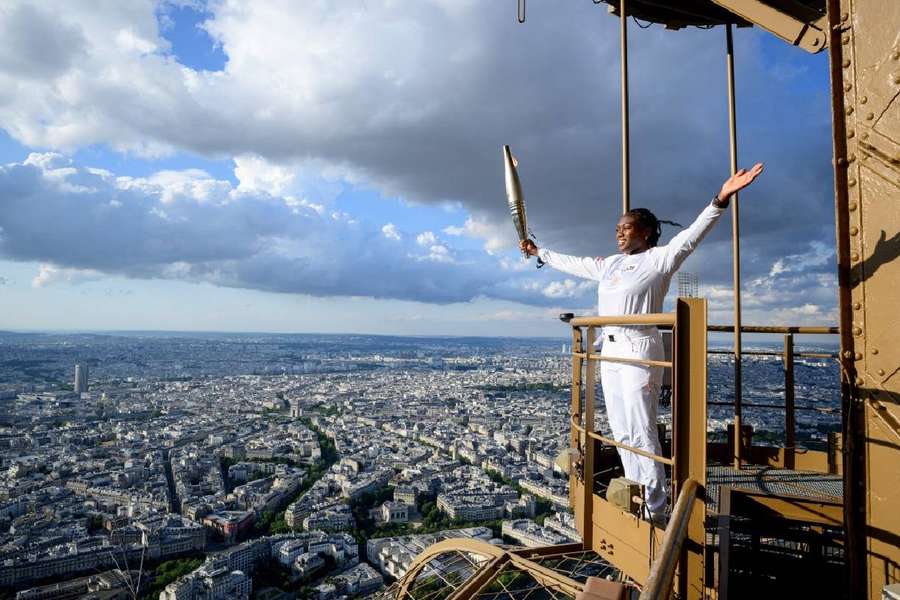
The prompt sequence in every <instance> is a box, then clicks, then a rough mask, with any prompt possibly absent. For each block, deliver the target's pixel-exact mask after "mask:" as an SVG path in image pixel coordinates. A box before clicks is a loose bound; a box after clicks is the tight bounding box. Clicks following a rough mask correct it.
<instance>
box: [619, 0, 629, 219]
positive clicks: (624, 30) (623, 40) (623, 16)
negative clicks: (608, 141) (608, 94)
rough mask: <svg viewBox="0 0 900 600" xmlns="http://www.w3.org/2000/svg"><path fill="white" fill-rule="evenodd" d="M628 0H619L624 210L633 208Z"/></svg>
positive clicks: (624, 211)
mask: <svg viewBox="0 0 900 600" xmlns="http://www.w3.org/2000/svg"><path fill="white" fill-rule="evenodd" d="M625 3H626V0H619V45H620V47H621V56H622V60H621V65H620V68H621V79H622V212H623V213H626V212H628V210H629V209H630V208H631V173H630V165H631V158H630V150H629V147H628V18H627V12H626V10H627V9H626V7H625Z"/></svg>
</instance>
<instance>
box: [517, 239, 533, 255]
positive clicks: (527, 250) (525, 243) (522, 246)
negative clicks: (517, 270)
mask: <svg viewBox="0 0 900 600" xmlns="http://www.w3.org/2000/svg"><path fill="white" fill-rule="evenodd" d="M519 250H521V251H522V252H523V253H524V254H526V255H528V256H537V254H538V247H537V246H536V245H535V243H534V242H532V241H531V240H522V241H521V242H519Z"/></svg>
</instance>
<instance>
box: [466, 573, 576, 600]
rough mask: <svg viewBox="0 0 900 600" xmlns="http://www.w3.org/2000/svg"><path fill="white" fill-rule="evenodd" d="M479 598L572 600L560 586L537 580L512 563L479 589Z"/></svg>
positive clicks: (490, 599)
mask: <svg viewBox="0 0 900 600" xmlns="http://www.w3.org/2000/svg"><path fill="white" fill-rule="evenodd" d="M475 598H477V599H479V600H572V596H570V595H569V594H567V593H565V592H564V591H563V590H562V589H561V588H560V587H557V586H552V585H545V584H543V583H541V582H539V581H537V580H536V579H535V578H534V577H533V576H532V575H531V574H530V573H529V572H528V571H525V570H522V569H520V568H518V567H516V566H514V565H512V564H506V565H504V567H503V569H501V571H500V572H499V573H498V574H497V576H496V577H494V578H493V579H492V580H491V581H490V583H488V584H487V585H486V586H485V587H484V588H482V589H481V590H479V591H478V593H477V594H476V595H475Z"/></svg>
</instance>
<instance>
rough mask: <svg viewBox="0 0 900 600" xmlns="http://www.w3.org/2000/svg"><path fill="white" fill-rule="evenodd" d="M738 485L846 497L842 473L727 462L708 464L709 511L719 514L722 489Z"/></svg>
mask: <svg viewBox="0 0 900 600" xmlns="http://www.w3.org/2000/svg"><path fill="white" fill-rule="evenodd" d="M726 485H730V486H735V487H742V488H747V489H751V490H758V491H761V492H766V493H771V494H779V495H782V494H789V495H792V496H803V497H807V498H823V499H833V498H837V499H838V500H843V497H844V492H843V480H842V478H841V476H840V475H829V474H827V473H815V472H811V471H794V470H792V469H776V468H773V467H761V466H756V465H749V466H746V467H744V468H743V469H741V470H740V471H736V470H735V469H734V468H732V467H730V466H725V465H711V466H707V467H706V496H707V503H706V507H707V512H708V513H718V509H719V489H720V488H721V487H722V486H726Z"/></svg>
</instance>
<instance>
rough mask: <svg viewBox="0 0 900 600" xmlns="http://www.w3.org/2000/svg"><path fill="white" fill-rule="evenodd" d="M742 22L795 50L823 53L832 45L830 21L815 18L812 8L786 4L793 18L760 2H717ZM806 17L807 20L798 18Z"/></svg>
mask: <svg viewBox="0 0 900 600" xmlns="http://www.w3.org/2000/svg"><path fill="white" fill-rule="evenodd" d="M713 2H715V3H716V4H718V5H719V6H721V7H722V8H725V9H727V10H729V11H731V12H733V13H734V14H736V15H738V16H739V17H741V18H742V19H745V20H747V21H750V22H751V23H754V24H756V25H759V26H760V27H762V28H763V29H765V30H766V31H769V32H770V33H773V34H775V35H777V36H778V37H780V38H781V39H783V40H784V41H786V42H787V43H789V44H792V45H794V46H800V47H801V48H803V49H804V50H806V51H807V52H810V53H812V54H815V53H816V52H821V51H822V50H824V49H825V47H826V46H827V45H828V44H827V41H828V36H827V35H826V33H825V30H826V29H827V27H828V25H827V17H826V16H824V15H822V16H819V15H815V17H814V15H813V14H811V12H810V8H809V7H807V6H804V5H803V4H800V3H799V2H790V1H788V2H786V3H784V4H785V5H787V6H789V7H790V8H791V12H792V13H794V14H789V13H787V12H784V11H781V10H778V9H776V8H774V7H772V6H770V5H768V4H766V3H765V2H761V1H760V0H713ZM795 14H796V15H804V14H805V15H806V16H807V17H808V18H807V19H803V18H799V17H798V16H794V15H795Z"/></svg>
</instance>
